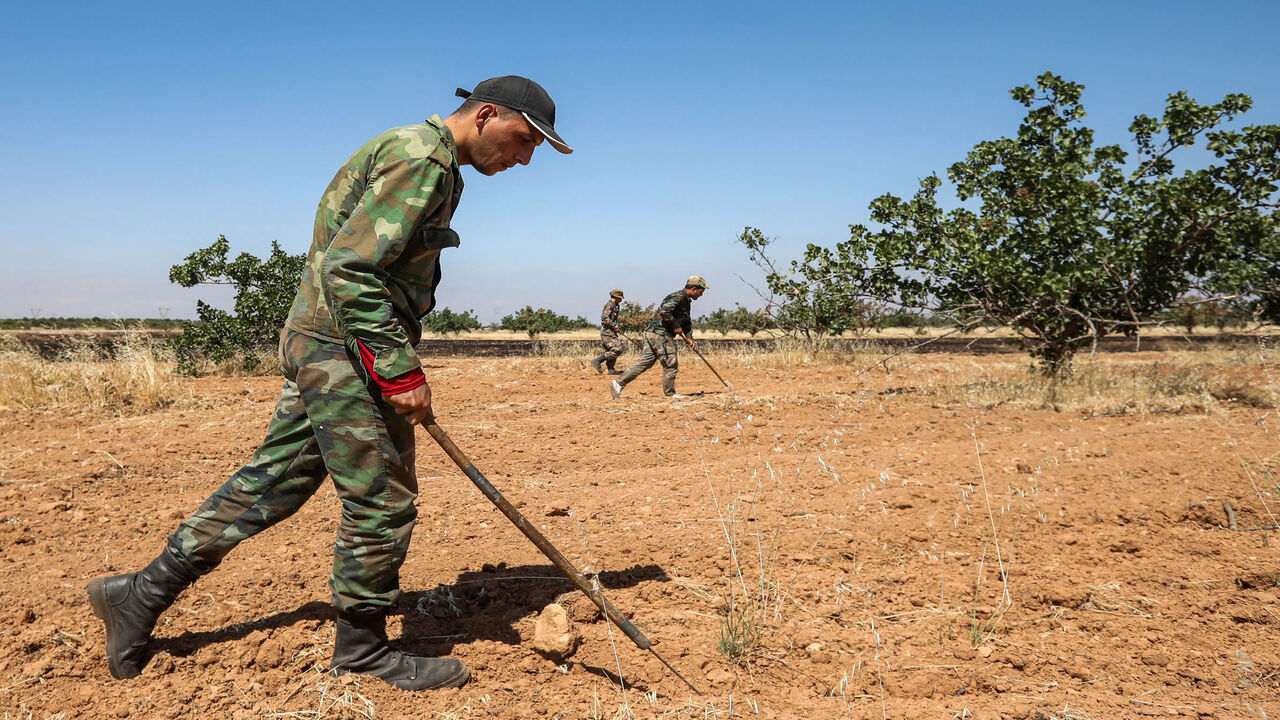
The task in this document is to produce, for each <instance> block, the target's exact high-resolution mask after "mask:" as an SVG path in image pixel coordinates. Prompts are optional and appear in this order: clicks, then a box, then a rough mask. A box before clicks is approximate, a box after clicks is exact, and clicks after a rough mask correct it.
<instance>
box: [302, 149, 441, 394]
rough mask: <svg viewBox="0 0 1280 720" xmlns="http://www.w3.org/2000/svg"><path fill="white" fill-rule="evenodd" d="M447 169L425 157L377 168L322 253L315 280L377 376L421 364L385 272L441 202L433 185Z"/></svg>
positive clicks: (348, 337)
mask: <svg viewBox="0 0 1280 720" xmlns="http://www.w3.org/2000/svg"><path fill="white" fill-rule="evenodd" d="M448 172H449V171H448V170H447V169H446V168H444V167H442V166H441V165H440V164H438V163H436V162H433V161H431V160H429V159H425V158H413V159H396V160H393V161H391V162H389V163H387V164H386V165H384V166H382V167H381V168H379V169H377V170H376V171H375V172H374V174H373V176H372V177H370V180H369V184H368V189H367V190H366V191H365V194H364V197H363V198H362V199H361V201H360V205H359V206H358V207H357V208H356V209H355V211H354V212H352V213H351V216H350V217H349V218H347V221H346V222H345V223H344V224H343V226H342V227H341V228H340V229H339V230H338V232H337V234H336V235H335V236H334V238H333V242H332V243H330V244H329V248H328V249H327V250H326V251H325V258H324V266H323V267H324V269H323V278H322V280H321V282H322V283H323V288H324V293H325V297H326V299H327V300H328V302H329V307H330V308H332V309H333V318H334V321H335V322H336V323H337V326H338V330H339V332H341V334H342V337H343V338H344V339H346V340H347V341H348V342H351V341H353V340H360V341H362V342H363V343H364V344H365V345H367V346H368V347H369V349H370V350H372V351H373V353H374V356H375V358H376V359H375V360H374V364H373V367H374V370H376V371H377V373H378V374H379V375H382V376H383V377H387V378H392V377H397V376H399V375H403V374H404V373H406V372H409V371H412V370H414V369H416V368H419V367H421V363H420V362H419V361H418V356H417V353H415V352H414V350H413V346H412V345H411V344H410V342H409V336H408V335H407V334H406V333H405V331H404V328H403V327H401V325H400V322H399V321H398V320H397V319H396V315H395V310H394V308H393V307H392V304H391V289H390V288H389V281H390V279H391V276H390V271H389V268H390V266H391V264H392V263H393V262H395V260H396V259H397V258H398V257H400V254H401V253H402V252H404V248H405V245H406V244H407V243H408V241H409V236H410V234H411V233H412V232H413V227H414V225H415V224H416V223H417V222H418V220H419V219H420V218H422V217H424V216H426V215H429V214H430V213H431V212H433V211H434V210H435V209H436V208H438V207H439V206H440V204H441V203H442V202H444V194H443V192H441V191H440V189H439V185H440V180H441V178H443V177H444V176H445V175H446V173H448Z"/></svg>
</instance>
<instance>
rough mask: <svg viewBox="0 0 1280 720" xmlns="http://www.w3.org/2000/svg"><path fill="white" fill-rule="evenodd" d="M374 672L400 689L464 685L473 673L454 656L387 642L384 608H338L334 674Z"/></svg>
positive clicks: (367, 673) (365, 673)
mask: <svg viewBox="0 0 1280 720" xmlns="http://www.w3.org/2000/svg"><path fill="white" fill-rule="evenodd" d="M349 672H351V673H356V674H358V675H372V676H373V677H376V678H378V679H380V680H383V681H385V682H386V683H387V684H389V685H393V686H395V687H398V688H400V689H401V690H435V689H438V688H451V687H462V685H463V683H465V682H466V681H467V679H468V678H470V677H471V673H470V671H468V670H467V666H466V665H463V664H462V663H461V662H459V661H457V660H454V659H453V658H426V657H418V656H417V655H410V654H408V653H404V652H400V651H399V650H396V649H395V648H393V647H391V646H390V645H389V644H387V614H386V613H385V612H372V613H369V612H365V613H349V612H343V611H341V610H339V611H338V635H337V637H336V638H334V641H333V665H332V666H331V668H330V670H329V673H330V674H331V675H345V674H347V673H349Z"/></svg>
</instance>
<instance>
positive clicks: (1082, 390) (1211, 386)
mask: <svg viewBox="0 0 1280 720" xmlns="http://www.w3.org/2000/svg"><path fill="white" fill-rule="evenodd" d="M1259 360H1264V361H1263V362H1259ZM1265 364H1267V363H1266V362H1265V359H1264V356H1262V355H1259V354H1258V353H1257V352H1252V353H1241V352H1239V351H1237V350H1231V349H1217V350H1208V351H1198V352H1192V351H1188V352H1182V353H1163V354H1162V355H1161V356H1160V358H1159V359H1154V360H1153V359H1148V358H1147V357H1143V356H1137V355H1134V356H1121V355H1116V356H1106V357H1102V358H1099V359H1098V360H1095V361H1093V362H1090V363H1087V364H1084V365H1082V366H1081V367H1080V368H1079V369H1078V370H1077V371H1076V372H1075V373H1074V374H1073V375H1071V376H1070V377H1067V378H1047V377H1044V376H1043V375H1041V374H1039V373H1037V372H1035V371H1034V370H1033V369H1031V368H1030V367H1029V366H1028V365H1027V364H1026V363H1025V362H1019V361H1018V360H1010V361H1009V362H1007V363H1000V364H993V363H987V364H984V365H983V366H982V367H981V368H980V369H978V368H977V367H976V366H974V365H969V366H966V365H965V364H963V363H957V364H956V365H955V366H952V367H948V368H945V369H944V371H943V373H942V375H943V377H942V378H941V379H937V380H934V381H932V382H931V383H930V384H929V386H927V387H925V388H923V390H924V392H925V393H926V394H928V395H930V396H932V397H934V398H937V399H938V400H939V401H941V402H943V403H948V404H953V403H954V404H960V405H965V406H967V407H974V408H984V409H989V408H993V407H997V406H999V405H1005V404H1012V405H1018V406H1029V407H1035V408H1050V409H1053V410H1058V411H1081V412H1088V413H1090V414H1093V415H1133V414H1145V413H1161V412H1181V411H1192V412H1212V411H1216V410H1219V409H1221V408H1223V407H1225V406H1237V407H1239V406H1245V407H1254V408H1268V409H1269V408H1275V407H1277V406H1280V387H1277V384H1276V383H1275V382H1274V381H1273V380H1272V379H1271V378H1270V377H1266V376H1265V375H1266V374H1265V373H1261V372H1259V369H1260V368H1262V367H1263V366H1264V365H1265Z"/></svg>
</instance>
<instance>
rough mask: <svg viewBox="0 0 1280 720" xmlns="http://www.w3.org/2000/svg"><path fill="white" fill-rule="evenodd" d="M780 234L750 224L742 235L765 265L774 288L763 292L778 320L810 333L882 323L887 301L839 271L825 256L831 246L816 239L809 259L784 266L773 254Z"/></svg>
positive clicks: (772, 318)
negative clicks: (771, 248)
mask: <svg viewBox="0 0 1280 720" xmlns="http://www.w3.org/2000/svg"><path fill="white" fill-rule="evenodd" d="M774 240H775V239H774V238H771V237H766V236H765V235H764V233H762V232H760V231H759V230H757V229H756V228H752V227H748V228H744V229H743V232H742V235H740V236H739V237H738V242H740V243H742V244H743V245H744V246H745V247H746V248H747V251H748V252H749V254H750V257H751V260H752V261H753V262H754V263H755V264H756V265H757V266H758V267H760V268H761V269H762V270H764V271H765V277H766V282H767V283H768V287H769V294H768V295H765V294H764V293H761V295H765V299H766V303H765V308H764V310H763V312H764V315H765V317H766V318H767V319H768V321H769V322H770V323H771V324H772V325H774V326H776V327H779V328H781V329H782V330H783V331H785V332H787V333H788V334H790V335H799V336H803V337H805V338H814V337H820V336H823V335H840V334H842V333H845V332H850V331H852V332H861V331H865V330H869V329H871V328H873V327H875V326H876V324H877V323H878V321H879V318H880V316H881V315H882V314H883V307H882V305H881V304H880V303H879V302H878V301H876V300H875V299H873V298H872V297H871V296H869V295H867V294H866V292H865V291H864V290H863V289H862V288H859V287H857V286H856V285H854V284H851V283H850V282H849V281H848V280H849V279H848V278H845V277H841V276H839V275H837V274H835V273H834V272H833V268H831V267H830V266H829V265H828V264H827V262H826V259H825V257H824V256H823V253H826V252H828V251H827V250H826V249H825V248H822V247H820V246H817V245H813V244H810V245H809V246H808V249H807V250H806V251H805V257H804V260H803V261H800V262H792V264H791V268H790V269H789V270H782V269H780V268H778V267H777V265H776V263H775V261H774V260H773V258H771V257H770V256H769V252H768V250H769V246H770V245H772V244H773V242H774Z"/></svg>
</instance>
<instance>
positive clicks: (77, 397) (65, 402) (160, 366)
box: [0, 333, 188, 415]
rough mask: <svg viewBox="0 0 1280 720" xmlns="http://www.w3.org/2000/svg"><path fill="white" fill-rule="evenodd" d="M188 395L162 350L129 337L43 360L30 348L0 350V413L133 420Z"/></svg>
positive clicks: (154, 342) (11, 346)
mask: <svg viewBox="0 0 1280 720" xmlns="http://www.w3.org/2000/svg"><path fill="white" fill-rule="evenodd" d="M187 394H188V393H187V390H186V387H185V386H184V384H183V383H182V381H181V379H180V378H178V377H177V376H176V375H175V374H174V371H173V363H172V361H171V360H170V359H168V358H166V357H165V356H164V348H163V345H162V344H161V343H160V342H158V341H157V340H155V339H153V338H150V337H148V336H147V335H145V334H143V333H129V334H127V335H126V336H125V338H124V339H123V340H122V341H120V342H118V343H117V344H116V345H115V348H114V356H112V353H109V352H107V351H106V350H105V349H104V348H103V347H102V346H101V345H98V344H96V343H94V342H92V341H85V342H83V343H80V344H78V345H75V346H72V347H70V348H68V349H66V350H64V351H63V352H62V353H61V354H60V355H59V356H58V357H57V358H56V359H54V360H46V359H44V358H43V357H41V356H40V355H39V353H37V352H36V351H35V350H33V349H31V348H30V347H26V346H23V345H18V344H14V343H9V344H7V345H5V346H4V347H0V408H8V409H24V410H46V409H54V408H67V407H77V408H89V409H93V410H97V411H102V412H107V413H111V414H116V415H136V414H141V413H146V412H150V411H152V410H156V409H159V408H163V407H168V406H170V405H173V404H174V403H176V402H178V401H179V400H181V399H184V398H186V397H187Z"/></svg>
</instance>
